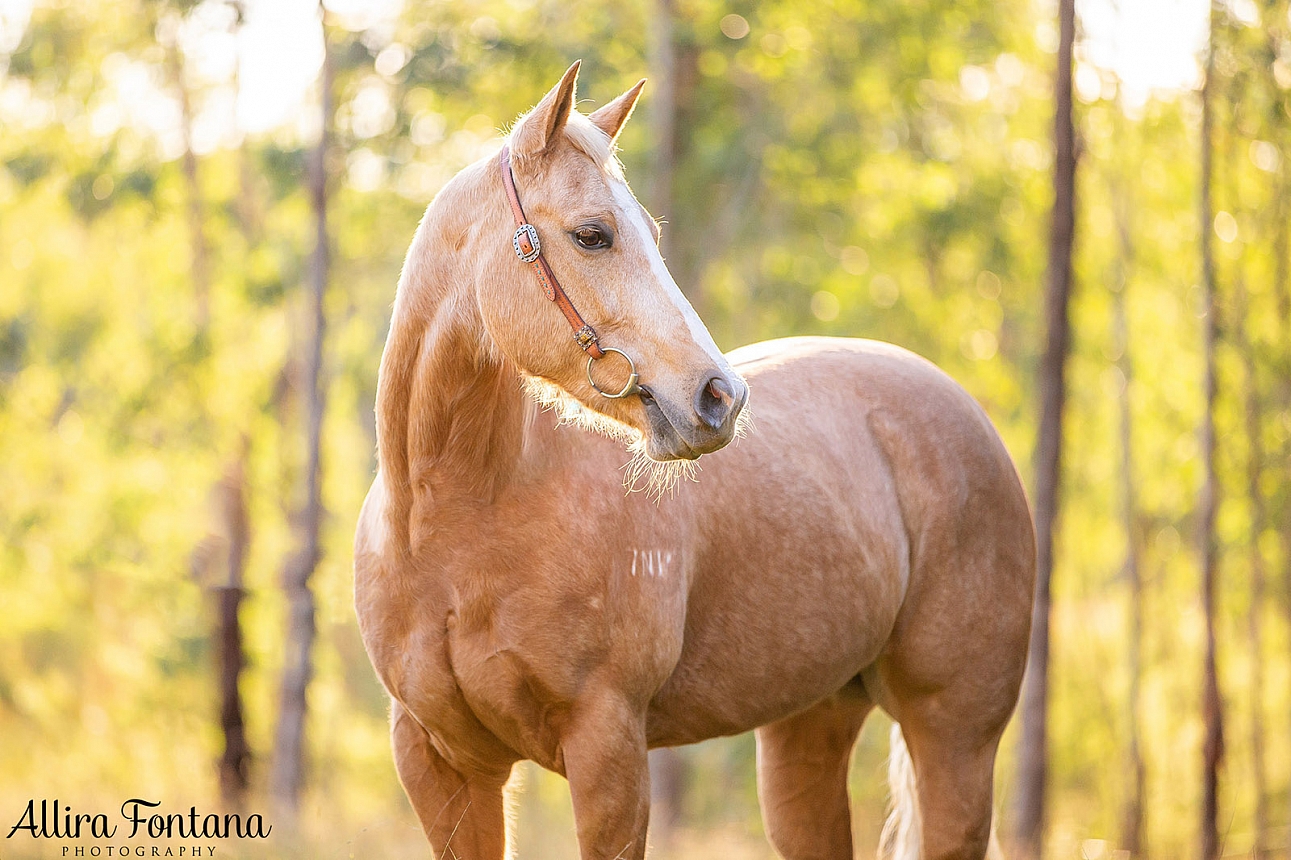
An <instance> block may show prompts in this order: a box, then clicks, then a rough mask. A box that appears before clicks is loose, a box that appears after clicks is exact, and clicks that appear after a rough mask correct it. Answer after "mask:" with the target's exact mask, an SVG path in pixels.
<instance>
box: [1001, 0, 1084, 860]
mask: <svg viewBox="0 0 1291 860" xmlns="http://www.w3.org/2000/svg"><path fill="white" fill-rule="evenodd" d="M1075 16H1076V12H1075V2H1074V0H1059V3H1058V26H1059V39H1058V68H1057V73H1056V75H1055V79H1054V99H1055V111H1054V171H1053V189H1054V201H1053V214H1052V217H1051V220H1050V233H1049V261H1048V270H1047V278H1046V289H1045V326H1046V336H1047V341H1046V345H1045V351H1044V355H1043V357H1042V358H1041V362H1040V371H1039V378H1038V380H1037V382H1038V386H1039V389H1040V430H1039V434H1038V437H1037V440H1036V453H1035V518H1036V543H1037V546H1036V549H1037V559H1036V595H1035V606H1034V610H1033V613H1032V620H1031V646H1030V658H1029V664H1028V666H1027V673H1026V677H1025V679H1024V680H1023V684H1022V704H1021V709H1020V713H1021V721H1022V726H1021V738H1020V740H1019V750H1018V777H1017V787H1016V794H1015V797H1014V807H1013V828H1012V835H1013V843H1014V846H1015V850H1016V851H1017V852H1018V854H1019V856H1021V857H1024V858H1038V857H1040V856H1041V852H1042V850H1043V837H1044V822H1045V783H1046V778H1047V755H1048V749H1047V747H1048V745H1047V739H1046V726H1045V721H1046V718H1047V713H1048V698H1049V681H1048V672H1049V607H1050V593H1051V588H1050V581H1051V577H1052V571H1053V537H1054V529H1055V526H1056V522H1057V519H1058V501H1059V484H1060V480H1061V462H1062V456H1061V455H1062V415H1063V406H1064V402H1065V401H1066V378H1065V377H1066V373H1065V371H1066V362H1067V352H1068V342H1069V340H1070V335H1071V332H1070V323H1069V320H1068V313H1067V306H1068V302H1069V297H1070V294H1071V256H1072V246H1073V243H1074V239H1075V226H1076V206H1075V192H1076V134H1075V126H1074V123H1073V119H1072V103H1071V85H1072V79H1071V78H1072V63H1071V57H1072V43H1073V40H1074V38H1075V32H1076V20H1075Z"/></svg>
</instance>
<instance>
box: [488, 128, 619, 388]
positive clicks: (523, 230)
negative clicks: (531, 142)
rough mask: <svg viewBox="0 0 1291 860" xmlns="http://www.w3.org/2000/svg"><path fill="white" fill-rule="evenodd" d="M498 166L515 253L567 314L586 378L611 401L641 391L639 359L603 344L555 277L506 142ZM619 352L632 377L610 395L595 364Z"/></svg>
mask: <svg viewBox="0 0 1291 860" xmlns="http://www.w3.org/2000/svg"><path fill="white" fill-rule="evenodd" d="M498 167H499V168H500V170H501V172H502V185H503V186H504V187H505V188H506V190H507V200H508V201H509V202H510V204H511V214H512V215H513V216H514V217H515V222H516V231H515V235H514V236H512V237H511V245H512V247H514V248H515V252H516V256H517V257H519V258H520V259H521V260H523V261H524V262H526V263H528V264H529V265H531V266H533V271H534V273H535V274H536V275H537V276H538V284H539V285H540V286H541V287H542V294H543V295H544V296H546V297H547V300H548V301H550V302H554V303H555V305H556V307H558V308H559V309H560V312H561V313H562V314H564V316H565V319H566V320H568V321H569V325H570V327H571V328H573V329H574V342H575V343H577V344H578V345H579V347H581V348H582V350H583V352H586V353H587V381H588V382H589V383H591V385H592V388H594V389H596V391H597V393H598V394H600V395H601V396H602V397H608V398H609V399H611V400H618V399H619V398H621V397H628V396H630V395H633V394H636V393H637V392H639V391H640V390H641V389H640V386H639V385H638V384H637V383H638V382H639V381H640V377H639V376H638V375H637V366H636V362H634V361H633V360H632V358H631V357H630V356H629V355H628V354H627V353H626V352H624V351H623V350H621V349H616V348H615V347H612V346H601V343H600V338H599V337H598V336H597V334H596V329H594V328H592V327H591V326H590V325H589V324H588V323H587V322H586V321H585V320H584V319H583V316H582V314H580V313H579V312H578V308H576V307H574V303H573V302H571V301H570V300H569V296H568V295H566V294H565V290H564V289H563V288H562V287H561V286H560V281H558V280H556V274H555V273H554V272H552V270H551V266H549V265H548V264H547V260H546V258H545V257H543V255H542V243H541V242H539V241H538V230H537V229H536V228H535V227H534V226H533V225H532V224H530V223H529V221H528V219H526V218H525V215H524V208H523V207H522V206H521V205H520V195H519V193H518V192H517V191H516V181H515V176H514V175H513V174H512V172H511V147H510V146H507V145H505V144H504V145H503V147H502V152H500V153H499V154H498ZM609 352H616V353H618V354H619V355H621V356H623V358H624V359H626V360H627V363H628V370H629V376H628V381H627V383H626V384H625V385H624V386H623V389H622V390H621V391H619V392H618V393H617V394H610V393H608V392H606V391H604V390H602V389H601V387H600V386H599V385H597V384H596V380H595V379H593V378H592V363H593V362H595V361H596V360H597V359H600V358H604V357H605V354H606V353H609Z"/></svg>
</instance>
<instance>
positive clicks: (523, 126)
mask: <svg viewBox="0 0 1291 860" xmlns="http://www.w3.org/2000/svg"><path fill="white" fill-rule="evenodd" d="M582 64H583V61H582V60H575V61H574V65H572V66H570V67H569V69H568V70H566V72H565V75H564V77H562V78H561V79H560V83H558V84H556V86H554V87H552V88H551V92H549V93H547V95H545V96H543V97H542V101H540V102H538V106H537V107H535V108H534V109H533V110H531V111H530V112H529V114H528V116H526V117H525V118H524V119H523V120H521V121H520V124H519V125H518V126H516V129H515V131H514V132H512V133H511V150H512V151H513V152H514V153H515V154H516V155H520V156H524V155H538V154H540V153H543V152H546V151H547V150H548V149H549V148H550V147H551V145H552V144H553V143H555V141H556V135H557V134H559V133H560V130H561V129H563V128H564V127H565V123H566V122H567V121H568V120H569V112H570V111H571V110H573V109H574V85H575V84H577V83H578V67H579V66H581V65H582Z"/></svg>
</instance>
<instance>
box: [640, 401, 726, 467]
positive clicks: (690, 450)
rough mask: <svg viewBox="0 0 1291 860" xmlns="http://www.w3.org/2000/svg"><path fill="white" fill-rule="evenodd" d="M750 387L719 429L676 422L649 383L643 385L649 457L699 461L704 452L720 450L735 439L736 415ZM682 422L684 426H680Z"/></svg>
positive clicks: (653, 458)
mask: <svg viewBox="0 0 1291 860" xmlns="http://www.w3.org/2000/svg"><path fill="white" fill-rule="evenodd" d="M746 398H747V389H746V390H745V392H744V393H743V394H742V395H741V398H740V402H739V405H738V406H737V407H736V408H735V410H734V411H733V412H732V414H731V418H730V420H729V421H727V422H725V423H724V424H723V425H722V426H721V427H719V428H717V429H716V430H714V429H711V428H708V427H702V426H697V425H696V424H690V425H686V424H684V423H682V422H678V421H674V420H673V417H672V416H670V415H669V412H670V411H672V410H669V409H666V408H665V407H664V406H663V404H662V403H661V401H660V400H659V399H658V398H657V397H655V396H654V392H652V391H651V390H650V389H649V388H648V387H647V386H644V385H643V386H641V403H642V405H644V406H645V412H646V421H647V423H648V425H649V430H648V432H647V433H646V434H645V435H646V456H648V457H649V458H650V459H651V460H655V461H658V462H668V461H670V460H698V459H699V458H700V457H701V456H703V455H704V454H711V453H712V452H714V451H717V450H720V449H722V448H724V447H726V445H727V444H728V443H729V442H730V441H731V440H732V439H733V438H735V425H736V418H737V417H738V415H739V411H740V409H741V408H743V406H744V400H745V399H746ZM679 424H681V427H682V428H684V429H679V426H678V425H679Z"/></svg>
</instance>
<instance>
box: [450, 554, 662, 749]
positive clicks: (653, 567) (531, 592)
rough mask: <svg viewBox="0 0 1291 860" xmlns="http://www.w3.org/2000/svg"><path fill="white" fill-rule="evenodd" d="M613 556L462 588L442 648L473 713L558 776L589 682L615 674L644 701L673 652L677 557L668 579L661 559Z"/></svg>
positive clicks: (617, 681) (621, 685)
mask: <svg viewBox="0 0 1291 860" xmlns="http://www.w3.org/2000/svg"><path fill="white" fill-rule="evenodd" d="M620 554H621V555H622V558H617V559H611V560H610V562H609V563H608V564H604V565H591V566H589V567H588V568H587V569H586V570H585V571H578V572H575V573H570V572H569V570H568V568H567V567H560V568H553V569H550V570H546V571H534V572H533V574H532V575H530V576H526V577H523V578H518V579H517V580H516V581H514V582H509V583H507V584H506V587H498V588H494V589H479V590H473V589H470V588H463V589H462V590H461V591H459V593H458V600H457V603H456V605H455V607H454V609H453V611H452V612H451V613H450V615H449V618H448V620H447V639H446V651H447V653H448V655H449V662H450V665H451V668H452V672H453V675H454V678H455V680H456V683H457V684H458V685H459V687H460V689H461V691H462V695H463V697H464V698H465V699H466V701H467V702H468V703H469V704H470V707H471V710H472V711H473V712H474V713H475V714H476V715H478V717H479V719H480V720H481V721H482V722H483V723H484V724H485V725H486V726H487V727H488V728H489V730H490V731H491V732H493V733H494V734H495V735H497V736H498V737H499V738H501V739H502V740H503V741H505V742H506V743H507V744H508V745H510V746H511V747H512V748H513V749H514V750H516V751H517V752H518V753H520V754H522V755H523V756H524V757H526V758H530V759H533V760H535V761H537V762H539V763H540V764H543V765H544V766H547V767H551V768H554V769H556V770H560V768H561V763H560V761H559V749H560V738H561V736H562V734H563V732H564V729H565V725H566V723H567V721H568V717H569V713H570V710H571V708H572V706H573V704H574V702H575V701H576V700H577V699H578V697H579V696H580V694H581V693H582V691H584V690H585V689H586V688H587V685H588V682H589V679H590V678H591V677H592V676H594V675H595V676H597V677H598V678H605V677H607V676H612V677H613V678H614V679H615V683H614V685H615V686H616V687H618V688H619V689H621V690H622V691H624V692H625V693H627V694H628V695H629V696H631V697H634V698H638V697H639V698H640V699H641V700H642V701H644V700H645V699H648V698H649V696H650V695H651V694H652V693H653V691H654V690H655V689H657V688H658V687H659V686H660V685H661V684H662V683H663V681H664V679H665V678H666V677H667V674H668V673H669V672H670V671H671V669H672V667H673V666H674V665H675V664H676V660H677V658H678V656H679V654H680V650H681V634H682V629H683V627H684V620H685V596H684V589H685V583H684V578H683V577H681V576H680V575H679V574H680V565H679V564H677V563H676V562H677V561H679V559H674V560H673V561H674V565H673V567H672V569H671V573H672V574H673V575H674V579H673V580H671V581H670V580H669V578H668V573H669V572H670V571H669V569H668V562H669V561H670V559H669V558H668V553H667V552H665V551H655V552H653V553H647V552H645V551H642V550H637V551H636V554H635V559H634V554H633V552H632V550H631V549H629V550H627V551H625V552H621V553H620ZM649 555H653V556H654V557H653V558H649V557H648V556H649ZM634 565H635V567H634Z"/></svg>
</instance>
